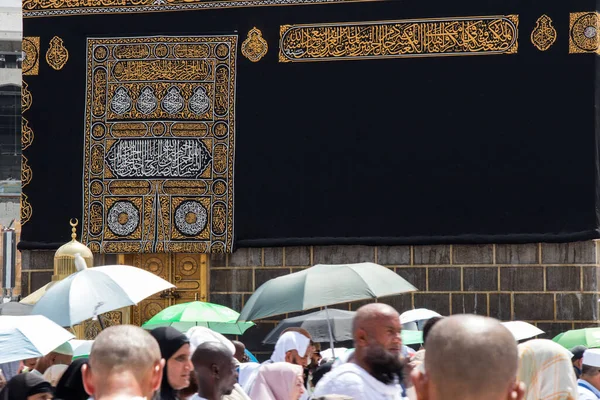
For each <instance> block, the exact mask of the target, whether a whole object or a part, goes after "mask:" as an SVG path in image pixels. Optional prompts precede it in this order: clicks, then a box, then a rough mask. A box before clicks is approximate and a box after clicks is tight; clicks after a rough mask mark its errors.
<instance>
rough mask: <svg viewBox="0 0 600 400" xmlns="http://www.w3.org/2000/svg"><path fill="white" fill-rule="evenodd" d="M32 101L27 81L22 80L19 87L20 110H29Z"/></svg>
mask: <svg viewBox="0 0 600 400" xmlns="http://www.w3.org/2000/svg"><path fill="white" fill-rule="evenodd" d="M32 103H33V97H32V96H31V92H30V91H29V87H28V86H27V82H25V81H23V86H22V87H21V112H25V111H27V110H29V108H31V104H32Z"/></svg>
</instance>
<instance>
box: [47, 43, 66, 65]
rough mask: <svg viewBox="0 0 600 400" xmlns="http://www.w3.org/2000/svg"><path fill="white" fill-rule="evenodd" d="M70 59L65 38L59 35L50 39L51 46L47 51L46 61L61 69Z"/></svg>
mask: <svg viewBox="0 0 600 400" xmlns="http://www.w3.org/2000/svg"><path fill="white" fill-rule="evenodd" d="M68 59H69V52H68V51H67V49H66V47H65V45H64V43H63V40H62V39H61V38H59V37H58V36H54V37H53V38H52V40H50V47H49V48H48V51H47V52H46V62H47V63H48V65H49V66H51V67H52V68H54V69H55V70H57V71H59V70H61V69H62V68H63V67H64V66H65V64H66V63H67V60H68Z"/></svg>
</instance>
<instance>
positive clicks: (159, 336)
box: [150, 326, 193, 400]
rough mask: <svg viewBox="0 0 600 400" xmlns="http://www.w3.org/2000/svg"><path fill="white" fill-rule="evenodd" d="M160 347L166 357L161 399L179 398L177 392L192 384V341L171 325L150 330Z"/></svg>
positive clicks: (171, 399) (174, 399)
mask: <svg viewBox="0 0 600 400" xmlns="http://www.w3.org/2000/svg"><path fill="white" fill-rule="evenodd" d="M150 334H151V335H152V336H154V339H156V341H157V342H158V346H159V347H160V354H161V356H162V358H164V359H165V368H164V369H163V379H162V384H161V386H160V395H159V396H158V399H160V400H177V398H178V397H177V392H178V391H180V390H181V389H184V388H186V387H188V386H189V385H190V371H191V370H192V369H193V366H192V362H191V361H190V356H191V354H190V341H189V340H188V338H187V336H185V335H184V334H183V333H181V332H179V331H178V330H177V329H175V328H172V327H170V326H167V327H162V328H156V329H154V330H152V331H150Z"/></svg>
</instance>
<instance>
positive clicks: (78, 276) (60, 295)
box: [31, 265, 174, 326]
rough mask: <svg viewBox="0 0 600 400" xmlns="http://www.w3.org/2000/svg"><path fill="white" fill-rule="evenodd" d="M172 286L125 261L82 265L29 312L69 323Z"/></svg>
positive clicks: (71, 323)
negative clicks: (83, 266)
mask: <svg viewBox="0 0 600 400" xmlns="http://www.w3.org/2000/svg"><path fill="white" fill-rule="evenodd" d="M172 287H174V286H173V285H172V284H171V283H169V282H167V281H166V280H164V279H162V278H160V277H158V276H156V275H154V274H153V273H151V272H148V271H145V270H143V269H141V268H136V267H131V266H128V265H105V266H102V267H94V268H83V269H82V270H80V271H78V272H75V273H73V274H71V275H69V276H68V277H66V278H65V279H63V280H61V281H59V282H57V283H56V284H55V285H53V286H52V287H51V288H49V289H48V291H47V292H46V293H45V294H44V295H43V296H42V298H41V299H40V300H39V301H38V302H37V303H36V304H35V306H33V310H32V311H31V314H34V315H35V314H39V315H44V316H46V317H48V318H49V319H51V320H52V321H54V322H56V323H57V324H59V325H60V326H73V325H76V324H79V323H81V322H83V321H85V320H87V319H90V318H95V317H97V316H98V315H100V314H103V313H106V312H109V311H113V310H117V309H119V308H123V307H127V306H133V305H135V304H137V303H139V302H140V301H142V300H144V299H145V298H147V297H149V296H152V295H153V294H155V293H158V292H162V291H163V290H167V289H170V288H172Z"/></svg>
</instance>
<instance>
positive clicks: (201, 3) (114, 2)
mask: <svg viewBox="0 0 600 400" xmlns="http://www.w3.org/2000/svg"><path fill="white" fill-rule="evenodd" d="M356 1H367V0H68V1H65V0H23V17H24V18H32V17H46V16H54V15H56V16H62V15H64V16H69V15H82V14H84V15H85V14H94V15H96V14H103V13H105V14H115V13H119V14H123V13H146V12H160V11H184V10H197V9H221V8H232V7H259V6H287V5H292V6H293V5H298V4H331V3H348V2H356Z"/></svg>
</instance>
